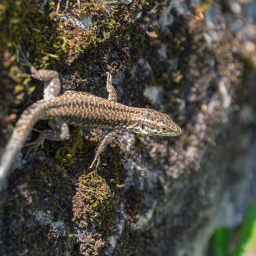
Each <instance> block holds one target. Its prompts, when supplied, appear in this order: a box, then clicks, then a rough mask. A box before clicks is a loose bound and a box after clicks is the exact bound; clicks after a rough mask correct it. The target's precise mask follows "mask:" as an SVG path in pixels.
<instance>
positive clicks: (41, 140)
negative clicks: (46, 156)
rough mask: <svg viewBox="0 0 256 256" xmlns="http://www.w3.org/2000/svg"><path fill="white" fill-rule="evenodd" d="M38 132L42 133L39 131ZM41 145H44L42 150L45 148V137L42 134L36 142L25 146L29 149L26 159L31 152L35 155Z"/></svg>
mask: <svg viewBox="0 0 256 256" xmlns="http://www.w3.org/2000/svg"><path fill="white" fill-rule="evenodd" d="M36 131H37V132H40V131H38V130H36ZM40 145H42V148H43V147H44V136H42V134H40V135H39V137H38V138H37V139H36V140H35V141H34V142H31V143H27V144H26V145H24V147H29V149H28V153H27V154H26V157H25V158H26V159H27V158H28V156H29V155H30V153H31V152H32V153H33V154H34V153H35V151H36V150H37V149H38V147H39V146H40Z"/></svg>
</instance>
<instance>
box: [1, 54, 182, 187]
mask: <svg viewBox="0 0 256 256" xmlns="http://www.w3.org/2000/svg"><path fill="white" fill-rule="evenodd" d="M21 55H22V58H21V62H22V65H24V66H27V67H28V68H29V69H30V72H31V76H32V77H33V78H35V79H38V80H40V81H43V82H44V83H45V84H44V99H43V100H39V101H37V102H36V103H34V104H32V105H31V106H30V107H28V108H27V109H26V110H25V111H24V112H23V113H22V115H21V117H20V118H19V120H18V121H17V123H16V125H15V128H14V130H13V133H12V135H11V137H10V140H9V142H8V143H7V145H6V147H5V150H4V152H3V154H2V156H1V159H0V191H1V190H3V187H4V181H5V179H6V176H7V174H8V172H9V170H10V168H11V166H12V164H13V162H14V161H15V158H16V156H17V154H18V153H19V152H20V150H21V148H22V147H23V145H24V143H25V141H26V139H27V137H28V136H29V134H30V132H31V130H32V128H33V126H34V125H35V123H36V122H37V121H38V120H42V119H50V125H51V127H52V129H51V130H44V131H41V132H40V135H39V136H38V138H37V139H36V140H35V141H34V142H33V143H30V144H29V145H30V146H31V148H30V150H36V149H37V148H38V146H39V145H40V144H41V145H43V142H44V140H45V139H47V140H54V141H63V140H68V139H69V137H70V134H69V127H68V124H70V125H74V126H79V127H100V128H106V129H107V130H106V131H105V132H104V134H103V136H102V139H101V141H100V142H99V144H98V146H97V148H96V154H95V158H94V160H93V162H92V164H91V166H90V168H92V167H93V165H94V163H95V162H96V161H97V164H96V168H97V166H98V165H99V162H100V154H101V152H102V151H103V150H104V148H105V147H106V145H107V144H108V143H109V141H110V139H111V137H112V136H113V134H114V132H115V130H126V131H130V132H135V133H138V134H143V135H160V136H178V135H180V134H181V129H180V127H179V126H178V125H177V124H175V123H174V122H173V121H172V119H171V118H170V117H169V116H168V115H167V114H163V113H160V112H157V111H155V110H152V109H148V108H135V107H128V106H126V105H123V104H120V103H117V94H116V91H115V89H114V87H113V86H112V76H111V74H109V73H107V83H106V88H107V91H108V94H109V95H108V99H104V98H101V97H97V96H95V95H92V94H90V93H87V92H76V91H66V92H65V93H63V94H60V89H61V87H60V79H59V75H58V73H57V72H56V71H52V70H42V69H41V70H37V69H36V68H35V67H34V66H33V65H32V64H31V63H30V62H29V61H28V60H27V58H26V57H25V55H24V54H23V52H22V51H21Z"/></svg>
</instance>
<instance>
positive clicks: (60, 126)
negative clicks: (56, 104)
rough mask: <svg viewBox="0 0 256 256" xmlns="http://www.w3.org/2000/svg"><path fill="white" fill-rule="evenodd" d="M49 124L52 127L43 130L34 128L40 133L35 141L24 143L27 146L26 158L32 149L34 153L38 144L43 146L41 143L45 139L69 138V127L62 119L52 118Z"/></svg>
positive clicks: (60, 139) (58, 139) (59, 139)
mask: <svg viewBox="0 0 256 256" xmlns="http://www.w3.org/2000/svg"><path fill="white" fill-rule="evenodd" d="M51 126H53V128H54V129H52V130H44V131H38V130H36V129H34V130H35V131H37V132H39V133H40V135H39V136H38V138H37V139H36V140H35V141H33V142H31V143H28V144H26V145H25V147H27V146H28V147H29V150H28V153H27V155H26V158H27V156H28V155H29V154H30V152H31V151H33V153H34V152H35V151H36V150H37V148H38V147H39V146H40V145H42V147H43V143H44V140H45V139H46V140H53V141H63V140H68V139H69V138H70V133H69V127H68V125H67V123H66V122H65V121H64V120H62V119H57V120H54V121H53V122H52V123H51Z"/></svg>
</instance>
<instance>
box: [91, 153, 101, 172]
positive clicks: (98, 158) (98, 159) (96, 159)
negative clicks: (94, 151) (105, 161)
mask: <svg viewBox="0 0 256 256" xmlns="http://www.w3.org/2000/svg"><path fill="white" fill-rule="evenodd" d="M96 161H97V163H96V167H95V171H96V172H97V168H98V166H99V163H100V157H99V156H97V155H96V156H95V158H94V159H93V161H92V164H91V166H90V167H89V169H92V167H93V165H94V164H95V162H96Z"/></svg>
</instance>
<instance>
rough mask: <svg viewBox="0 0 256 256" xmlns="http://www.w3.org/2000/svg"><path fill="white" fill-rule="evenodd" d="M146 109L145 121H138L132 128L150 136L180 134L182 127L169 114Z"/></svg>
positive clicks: (136, 131)
mask: <svg viewBox="0 0 256 256" xmlns="http://www.w3.org/2000/svg"><path fill="white" fill-rule="evenodd" d="M144 110H145V111H144V113H145V116H144V118H143V121H141V122H137V125H136V127H133V129H132V130H133V132H135V133H140V134H144V135H148V136H151V135H159V136H178V135H180V134H181V128H180V127H179V126H178V125H177V124H175V123H174V122H173V121H172V119H171V118H170V117H169V116H168V115H166V114H163V113H160V112H158V111H156V110H153V109H144Z"/></svg>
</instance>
